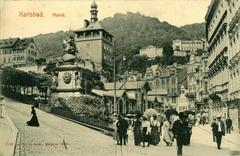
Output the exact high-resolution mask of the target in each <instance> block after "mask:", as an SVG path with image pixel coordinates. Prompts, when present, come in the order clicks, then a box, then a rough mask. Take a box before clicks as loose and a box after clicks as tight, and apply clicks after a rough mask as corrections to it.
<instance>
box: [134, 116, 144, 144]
mask: <svg viewBox="0 0 240 156" xmlns="http://www.w3.org/2000/svg"><path fill="white" fill-rule="evenodd" d="M140 118H141V116H137V120H136V121H135V122H134V127H133V133H134V144H135V145H136V146H140V144H141V124H142V121H141V119H140Z"/></svg>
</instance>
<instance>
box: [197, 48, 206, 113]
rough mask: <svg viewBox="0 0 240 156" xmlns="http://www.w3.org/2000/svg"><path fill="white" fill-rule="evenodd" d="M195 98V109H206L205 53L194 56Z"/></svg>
mask: <svg viewBox="0 0 240 156" xmlns="http://www.w3.org/2000/svg"><path fill="white" fill-rule="evenodd" d="M196 57H197V58H198V59H196V60H197V61H198V62H197V64H198V65H197V67H196V75H195V77H196V87H195V88H196V98H195V107H196V108H197V110H199V111H204V110H205V111H207V109H208V64H207V59H208V53H207V51H205V52H204V53H203V54H202V55H199V56H196Z"/></svg>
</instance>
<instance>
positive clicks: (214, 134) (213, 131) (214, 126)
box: [211, 118, 218, 142]
mask: <svg viewBox="0 0 240 156" xmlns="http://www.w3.org/2000/svg"><path fill="white" fill-rule="evenodd" d="M211 127H212V135H213V142H216V132H217V129H218V125H217V122H216V118H213V122H212V124H211Z"/></svg>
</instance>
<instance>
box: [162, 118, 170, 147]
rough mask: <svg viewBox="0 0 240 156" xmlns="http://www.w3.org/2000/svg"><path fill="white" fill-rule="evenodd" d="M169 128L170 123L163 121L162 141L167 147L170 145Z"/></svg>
mask: <svg viewBox="0 0 240 156" xmlns="http://www.w3.org/2000/svg"><path fill="white" fill-rule="evenodd" d="M170 127H171V124H170V122H169V121H168V120H167V119H165V121H164V122H163V126H162V128H163V141H164V142H165V143H166V144H167V146H169V145H170V146H171V145H172V139H171V135H170V132H169V129H170Z"/></svg>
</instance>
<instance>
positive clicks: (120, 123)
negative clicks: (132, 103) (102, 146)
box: [117, 115, 128, 145]
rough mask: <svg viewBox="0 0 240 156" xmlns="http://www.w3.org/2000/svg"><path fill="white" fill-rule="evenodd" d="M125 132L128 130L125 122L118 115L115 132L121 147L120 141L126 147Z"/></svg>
mask: <svg viewBox="0 0 240 156" xmlns="http://www.w3.org/2000/svg"><path fill="white" fill-rule="evenodd" d="M127 130H128V122H127V120H125V119H124V117H123V116H122V115H119V116H118V122H117V132H118V135H119V140H120V145H122V141H123V144H124V145H126V139H127Z"/></svg>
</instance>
